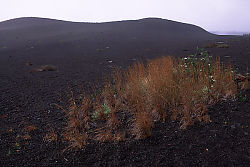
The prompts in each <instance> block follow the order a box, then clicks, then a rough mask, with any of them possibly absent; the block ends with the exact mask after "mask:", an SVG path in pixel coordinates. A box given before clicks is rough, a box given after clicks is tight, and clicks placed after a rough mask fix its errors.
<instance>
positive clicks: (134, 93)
mask: <svg viewBox="0 0 250 167" xmlns="http://www.w3.org/2000/svg"><path fill="white" fill-rule="evenodd" d="M236 93H237V85H236V82H235V79H234V73H233V72H232V69H231V67H230V66H227V67H225V66H224V65H223V64H222V63H221V62H220V59H217V60H216V61H207V60H206V59H203V58H202V59H198V60H197V59H195V58H185V59H174V58H172V57H162V58H158V59H155V60H150V61H148V63H147V64H143V63H141V62H138V63H135V64H134V65H133V66H131V67H129V68H128V69H127V70H126V71H124V72H121V71H119V70H116V71H115V72H114V74H113V76H112V80H107V82H106V85H105V86H104V89H103V91H102V93H100V94H97V93H96V91H94V94H95V95H94V98H92V99H91V98H90V96H89V95H87V94H85V98H84V99H83V100H82V102H81V103H79V104H78V105H77V104H76V101H75V100H74V98H73V93H72V95H71V98H70V100H69V102H70V106H69V108H68V110H65V109H63V110H64V111H65V113H66V116H67V117H68V126H67V127H66V130H65V135H64V136H65V139H67V140H69V141H71V143H72V144H71V146H70V147H78V148H83V147H84V146H85V145H86V142H87V140H88V139H89V138H91V139H95V140H99V141H102V142H106V141H123V140H125V139H129V138H136V139H142V138H147V137H149V136H151V134H152V129H153V128H154V122H155V121H167V120H170V119H172V120H178V121H180V123H181V126H180V128H182V129H186V128H187V126H189V125H192V124H194V122H196V121H198V122H210V117H209V115H208V109H207V106H208V105H212V104H214V103H217V102H219V101H220V100H225V99H230V98H234V97H235V95H236ZM91 118H92V119H91ZM90 125H92V126H91V127H90ZM91 129H92V130H91ZM70 147H69V148H70Z"/></svg>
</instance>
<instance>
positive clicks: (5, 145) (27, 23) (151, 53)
mask: <svg viewBox="0 0 250 167" xmlns="http://www.w3.org/2000/svg"><path fill="white" fill-rule="evenodd" d="M216 42H223V43H226V44H228V46H229V47H228V48H216V47H212V48H207V50H208V52H209V54H210V55H212V56H213V57H217V56H220V57H221V60H222V61H223V62H225V63H227V62H228V61H229V60H230V61H231V63H232V64H233V66H234V67H235V68H236V69H238V72H239V73H242V74H244V73H247V72H248V71H247V68H248V67H249V62H250V61H249V60H250V37H247V36H244V37H242V36H218V35H214V34H211V33H209V32H207V31H205V30H204V29H201V28H200V27H198V26H194V25H189V24H183V23H178V22H174V21H170V20H164V19H158V18H148V19H141V20H134V21H119V22H108V23H75V22H65V21H58V20H50V19H42V18H19V19H13V20H8V21H4V22H0V92H1V95H0V126H1V128H0V150H1V153H0V166H6V167H9V166H118V165H120V166H167V165H169V166H249V164H250V127H249V126H250V121H249V120H250V119H249V118H250V112H249V111H250V110H249V108H250V105H249V98H250V96H249V90H247V91H244V92H242V94H241V96H242V97H245V98H246V100H242V98H238V99H236V100H235V101H225V102H221V103H220V104H216V105H215V106H213V107H212V108H211V109H210V112H211V114H210V115H211V120H212V122H211V123H209V124H199V123H198V124H195V125H194V126H192V127H189V128H188V129H187V130H184V131H183V130H180V129H179V124H178V122H171V121H167V122H165V123H157V125H156V128H155V129H154V131H153V134H152V136H151V137H150V138H148V139H146V140H132V141H125V142H120V143H98V142H94V141H93V142H90V143H89V144H88V145H87V146H86V147H85V148H84V149H83V150H80V151H78V152H63V151H62V150H63V149H64V148H66V147H67V143H65V142H63V141H61V142H59V143H58V144H56V143H53V142H52V143H49V142H47V141H45V140H44V136H45V135H46V133H47V132H48V131H49V129H50V125H51V126H53V127H54V128H55V130H56V131H57V132H58V133H60V132H62V130H63V128H64V127H65V123H66V118H65V115H64V113H63V111H61V110H60V109H58V108H57V107H56V105H55V104H64V103H63V102H65V101H66V100H67V98H66V95H67V94H68V93H69V91H70V89H72V90H73V91H74V92H75V94H76V95H77V94H78V93H79V92H80V90H79V87H80V86H83V87H84V88H86V89H87V88H89V87H90V86H91V85H92V84H94V83H95V84H97V85H98V84H100V85H102V83H103V80H102V78H103V77H102V76H103V75H110V74H111V73H112V71H113V70H114V69H115V68H121V69H126V67H128V66H129V65H131V64H133V63H135V62H137V61H146V60H147V59H153V58H158V57H161V56H169V55H170V56H173V57H185V56H188V55H190V54H193V53H195V52H196V48H197V47H199V48H203V47H204V46H207V45H209V44H213V43H216ZM48 64H49V65H53V66H56V67H57V70H56V71H43V72H35V71H34V69H36V68H38V67H40V66H42V65H48ZM225 122H226V123H225ZM27 125H34V126H35V127H37V129H35V130H32V131H31V132H29V135H30V136H31V139H28V140H25V141H24V140H23V139H20V138H21V137H20V136H23V135H25V134H27V133H28V132H26V131H25V130H24V129H25V128H24V127H25V126H27Z"/></svg>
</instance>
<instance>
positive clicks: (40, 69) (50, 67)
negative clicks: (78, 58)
mask: <svg viewBox="0 0 250 167" xmlns="http://www.w3.org/2000/svg"><path fill="white" fill-rule="evenodd" d="M43 71H57V67H56V66H53V65H42V66H40V67H38V68H35V69H33V70H31V72H43Z"/></svg>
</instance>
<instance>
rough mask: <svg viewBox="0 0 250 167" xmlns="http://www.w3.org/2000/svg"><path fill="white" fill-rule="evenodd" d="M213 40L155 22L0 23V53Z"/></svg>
mask: <svg viewBox="0 0 250 167" xmlns="http://www.w3.org/2000/svg"><path fill="white" fill-rule="evenodd" d="M214 37H215V35H213V34H210V33H208V32H206V31H205V30H203V29H202V28H200V27H197V26H194V25H190V24H184V23H179V22H174V21H170V20H164V19H157V18H147V19H141V20H133V21H118V22H107V23H77V22H66V21H59V20H52V19H42V18H19V19H13V20H8V21H4V22H1V23H0V50H1V48H3V47H4V48H5V49H7V48H9V49H15V48H16V47H18V48H20V47H21V48H23V47H25V46H27V45H29V44H30V43H38V44H39V45H47V44H57V43H58V42H60V41H70V42H76V41H85V42H86V41H88V42H90V43H93V42H94V43H95V42H100V43H103V42H105V41H106V42H110V43H116V42H121V41H123V42H132V43H137V41H138V40H142V41H148V42H149V41H150V42H151V43H154V42H155V41H162V42H166V41H179V40H187V39H193V40H200V39H209V38H214ZM102 39H103V41H102ZM121 39H122V40H121ZM136 39H137V40H136Z"/></svg>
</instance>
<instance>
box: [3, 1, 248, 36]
mask: <svg viewBox="0 0 250 167" xmlns="http://www.w3.org/2000/svg"><path fill="white" fill-rule="evenodd" d="M18 17H43V18H52V19H59V20H67V21H77V22H107V21H118V20H134V19H141V18H145V17H159V18H164V19H169V20H174V21H180V22H185V23H191V24H195V25H198V26H201V27H202V28H204V29H206V30H208V31H220V32H250V0H0V21H4V20H9V19H13V18H18Z"/></svg>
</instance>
